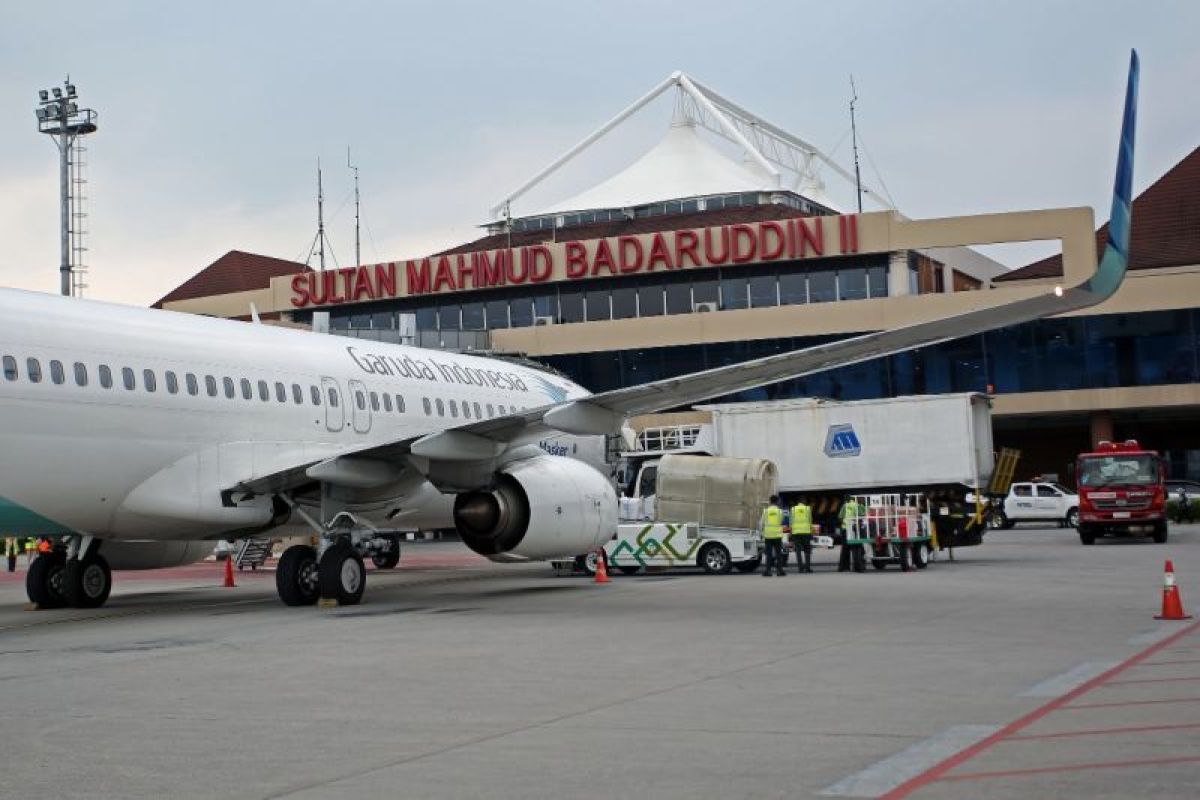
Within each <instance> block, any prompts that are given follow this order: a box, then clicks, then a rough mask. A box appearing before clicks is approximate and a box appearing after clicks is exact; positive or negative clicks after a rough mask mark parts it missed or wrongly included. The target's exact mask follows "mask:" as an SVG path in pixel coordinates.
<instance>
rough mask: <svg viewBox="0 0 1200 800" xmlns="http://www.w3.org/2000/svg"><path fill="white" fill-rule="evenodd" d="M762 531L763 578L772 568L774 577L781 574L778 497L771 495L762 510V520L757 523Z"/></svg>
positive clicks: (781, 541) (780, 529)
mask: <svg viewBox="0 0 1200 800" xmlns="http://www.w3.org/2000/svg"><path fill="white" fill-rule="evenodd" d="M758 527H759V530H761V531H762V537H763V546H764V549H765V550H766V552H765V553H764V558H765V560H764V561H763V564H764V566H763V577H764V578H765V577H767V576H768V575H770V574H771V569H772V567H773V568H774V569H775V574H776V575H782V574H783V509H782V508H780V507H779V495H777V494H773V495H771V502H770V503H768V504H767V507H766V508H764V509H763V513H762V518H761V519H760V520H759V521H758Z"/></svg>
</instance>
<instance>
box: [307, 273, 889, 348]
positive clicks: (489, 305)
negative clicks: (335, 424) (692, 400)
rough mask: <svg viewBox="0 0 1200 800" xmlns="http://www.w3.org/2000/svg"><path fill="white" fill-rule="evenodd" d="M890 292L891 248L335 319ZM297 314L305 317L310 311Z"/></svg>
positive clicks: (444, 319) (746, 304) (484, 323)
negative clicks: (888, 253)
mask: <svg viewBox="0 0 1200 800" xmlns="http://www.w3.org/2000/svg"><path fill="white" fill-rule="evenodd" d="M887 296H888V268H887V256H886V254H885V255H877V256H864V257H862V258H855V259H847V258H839V259H815V260H808V261H795V262H784V263H779V264H767V265H747V266H742V267H720V268H713V269H703V270H682V271H676V272H659V273H655V274H651V275H631V276H629V277H626V278H597V279H593V280H587V281H578V282H564V283H559V284H557V285H555V286H548V287H546V288H545V289H543V290H541V291H540V292H539V293H538V294H536V295H532V296H531V295H530V294H529V288H528V287H514V288H511V289H491V290H484V291H478V292H459V293H456V294H454V295H446V296H433V297H421V298H413V299H400V300H396V301H393V302H391V303H388V304H386V306H384V305H383V304H373V305H372V307H366V306H364V305H356V306H351V307H344V308H337V307H335V308H331V309H329V312H330V313H329V316H330V319H329V324H330V327H331V328H333V329H334V330H355V331H359V330H392V331H394V330H397V329H398V328H399V327H400V326H399V325H398V322H397V316H396V315H397V314H413V315H414V316H415V318H416V326H417V330H418V331H483V330H494V329H497V328H522V327H528V326H530V325H534V324H535V319H536V318H538V317H543V318H551V319H553V320H554V321H555V322H558V323H573V322H593V321H598V320H609V319H632V318H635V317H656V316H661V315H663V314H690V313H692V312H693V311H695V309H696V308H697V307H698V306H699V305H700V304H702V303H704V304H716V306H717V307H718V308H720V309H742V308H769V307H771V306H777V305H800V304H804V303H828V302H834V301H837V300H862V299H866V298H875V297H887ZM297 319H299V320H300V321H306V315H305V314H297Z"/></svg>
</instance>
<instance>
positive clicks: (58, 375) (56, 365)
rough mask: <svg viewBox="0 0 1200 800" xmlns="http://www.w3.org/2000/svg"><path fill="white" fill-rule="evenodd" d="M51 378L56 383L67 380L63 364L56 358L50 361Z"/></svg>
mask: <svg viewBox="0 0 1200 800" xmlns="http://www.w3.org/2000/svg"><path fill="white" fill-rule="evenodd" d="M50 380H52V381H54V382H55V383H62V382H63V381H65V380H66V375H65V373H64V372H63V365H62V362H61V361H58V360H54V361H51V362H50Z"/></svg>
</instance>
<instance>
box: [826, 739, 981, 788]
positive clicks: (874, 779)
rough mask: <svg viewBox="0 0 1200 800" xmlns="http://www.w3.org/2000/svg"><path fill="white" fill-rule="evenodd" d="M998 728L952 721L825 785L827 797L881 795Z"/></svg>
mask: <svg viewBox="0 0 1200 800" xmlns="http://www.w3.org/2000/svg"><path fill="white" fill-rule="evenodd" d="M998 730H1000V726H999V725H955V726H954V727H951V728H947V729H946V730H944V731H942V732H941V733H938V734H935V735H934V736H931V737H929V738H928V739H925V740H924V741H921V742H917V743H916V744H914V745H912V746H911V747H907V748H905V749H904V750H901V751H900V752H899V753H896V754H895V755H894V756H889V757H887V758H885V759H884V760H883V761H880V762H878V763H876V764H872V765H871V766H869V767H867V768H866V769H864V770H863V771H862V772H856V773H854V774H853V775H851V776H849V777H847V778H843V779H842V780H840V781H838V782H837V783H835V784H833V785H832V786H827V787H826V788H824V789H822V790H821V791H820V792H818V794H822V795H825V796H827V797H880V796H881V795H884V794H887V793H888V792H890V791H891V790H892V789H895V788H896V787H897V786H899V785H900V784H902V783H904V782H905V781H907V780H909V779H910V778H915V777H916V776H918V775H920V774H921V773H922V772H925V771H926V770H927V769H929V768H931V767H932V766H934V765H935V764H940V763H941V762H942V761H945V760H946V759H947V758H949V757H950V756H952V755H954V754H955V753H957V752H959V751H961V750H965V749H966V748H968V747H970V746H971V745H973V744H975V743H976V742H979V741H982V740H983V739H986V738H987V737H989V736H991V735H992V734H993V733H995V732H996V731H998Z"/></svg>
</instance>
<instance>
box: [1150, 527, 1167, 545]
mask: <svg viewBox="0 0 1200 800" xmlns="http://www.w3.org/2000/svg"><path fill="white" fill-rule="evenodd" d="M1152 535H1153V537H1154V543H1155V544H1166V543H1167V523H1165V522H1160V523H1158V524H1157V525H1155V526H1154V533H1153V534H1152Z"/></svg>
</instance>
